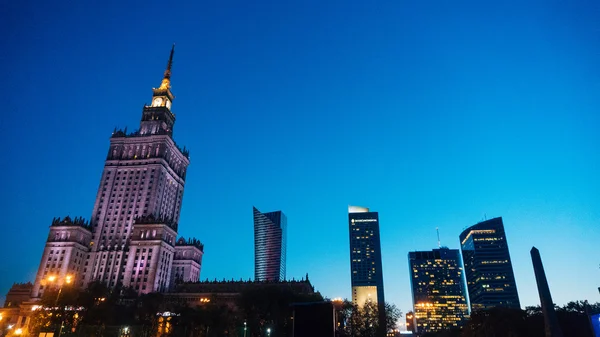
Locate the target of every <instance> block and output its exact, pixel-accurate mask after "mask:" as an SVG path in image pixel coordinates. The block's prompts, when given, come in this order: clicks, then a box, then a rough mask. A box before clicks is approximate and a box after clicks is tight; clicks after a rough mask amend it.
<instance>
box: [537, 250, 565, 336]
mask: <svg viewBox="0 0 600 337" xmlns="http://www.w3.org/2000/svg"><path fill="white" fill-rule="evenodd" d="M531 261H532V262H533V271H534V272H535V281H536V283H537V288H538V293H539V294H540V302H541V305H542V313H543V314H544V323H545V326H546V337H563V334H562V331H561V330H560V325H558V318H557V317H556V311H554V302H552V295H550V288H549V287H548V280H547V279H546V273H545V272H544V265H543V264H542V257H541V256H540V251H539V250H538V249H537V248H535V247H533V248H531Z"/></svg>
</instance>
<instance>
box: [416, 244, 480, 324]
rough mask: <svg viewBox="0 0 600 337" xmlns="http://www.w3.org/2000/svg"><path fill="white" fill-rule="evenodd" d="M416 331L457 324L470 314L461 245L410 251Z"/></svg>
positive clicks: (461, 322)
mask: <svg viewBox="0 0 600 337" xmlns="http://www.w3.org/2000/svg"><path fill="white" fill-rule="evenodd" d="M408 263H409V267H410V275H411V278H410V281H411V287H412V297H413V307H414V313H415V316H416V321H417V322H416V323H417V327H416V329H415V330H416V332H418V333H419V334H424V333H428V332H437V331H442V330H448V329H452V328H458V327H460V326H462V324H463V323H464V322H465V321H466V319H467V317H468V315H469V308H468V306H467V299H466V289H465V283H464V279H463V269H462V267H461V261H460V252H459V250H458V249H448V248H440V249H434V250H431V251H421V252H410V253H408Z"/></svg>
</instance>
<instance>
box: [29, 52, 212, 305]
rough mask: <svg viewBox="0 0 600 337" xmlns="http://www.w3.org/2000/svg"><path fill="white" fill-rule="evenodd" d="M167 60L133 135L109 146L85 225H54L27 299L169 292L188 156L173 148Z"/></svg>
mask: <svg viewBox="0 0 600 337" xmlns="http://www.w3.org/2000/svg"><path fill="white" fill-rule="evenodd" d="M173 53H174V49H172V50H171V55H170V57H169V61H168V64H167V69H166V70H165V73H164V77H163V80H162V82H161V85H160V86H159V87H158V88H155V89H152V90H153V95H152V100H151V102H152V103H151V104H150V105H145V106H144V107H143V109H142V118H141V122H140V127H139V129H138V131H135V132H132V133H127V129H125V130H115V131H114V132H113V134H112V137H111V138H110V147H109V150H108V154H107V157H106V161H105V164H104V170H103V172H102V177H101V179H100V184H99V187H98V192H97V194H96V202H95V204H94V209H93V213H92V217H91V219H90V221H89V223H88V222H86V221H84V220H83V219H81V218H76V219H75V220H71V219H70V218H68V217H67V218H64V219H54V220H53V222H52V225H51V226H50V235H49V237H48V240H47V242H46V247H45V249H44V253H43V256H42V261H41V263H40V268H39V270H38V274H37V276H36V280H35V283H34V287H33V291H32V297H34V298H37V297H40V296H41V294H42V292H43V290H44V287H48V286H63V285H65V284H69V285H71V286H76V287H86V286H87V285H88V284H89V283H91V282H102V283H105V284H106V285H108V286H109V287H114V286H116V285H118V284H120V285H123V286H125V287H131V288H133V289H135V290H136V291H137V292H139V293H148V292H154V291H165V290H167V289H168V288H169V287H170V285H171V281H172V280H173V276H172V272H173V270H172V268H173V264H174V263H175V264H178V265H179V262H175V261H177V259H178V258H177V254H176V252H177V250H178V248H177V244H176V238H177V230H178V223H179V216H180V212H181V203H182V199H183V189H184V185H185V178H186V173H187V167H188V165H189V163H190V161H189V156H188V151H187V150H186V149H185V148H184V149H181V148H179V147H178V146H177V145H176V144H175V141H174V140H173V127H174V124H175V114H174V113H173V112H172V102H173V99H174V96H173V94H172V92H171V67H172V64H173ZM195 254H196V255H195V260H194V261H195V263H192V264H191V265H190V266H188V274H189V275H188V276H189V277H191V276H192V275H193V276H196V275H198V278H199V273H200V266H199V264H200V263H201V254H200V258H198V256H197V254H198V252H195ZM185 258H186V259H187V258H188V256H186V257H185ZM186 266H187V265H186ZM185 272H186V271H185V269H184V273H185ZM198 278H196V279H198Z"/></svg>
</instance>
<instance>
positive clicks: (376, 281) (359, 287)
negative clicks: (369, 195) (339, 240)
mask: <svg viewBox="0 0 600 337" xmlns="http://www.w3.org/2000/svg"><path fill="white" fill-rule="evenodd" d="M348 223H349V227H350V270H351V272H352V274H351V281H352V303H354V304H356V305H359V306H363V305H364V304H365V302H367V301H372V302H375V303H385V297H384V295H383V271H382V266H381V243H380V240H379V214H378V213H377V212H369V209H368V208H364V207H358V206H349V207H348Z"/></svg>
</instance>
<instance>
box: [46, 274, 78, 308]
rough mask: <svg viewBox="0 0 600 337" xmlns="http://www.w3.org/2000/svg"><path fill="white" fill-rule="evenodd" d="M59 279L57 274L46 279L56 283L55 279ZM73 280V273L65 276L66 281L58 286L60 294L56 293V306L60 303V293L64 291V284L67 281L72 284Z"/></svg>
mask: <svg viewBox="0 0 600 337" xmlns="http://www.w3.org/2000/svg"><path fill="white" fill-rule="evenodd" d="M57 280H58V278H57V277H56V276H54V275H51V276H48V278H47V279H46V282H48V283H54V281H57ZM71 282H73V276H71V275H67V276H65V282H64V283H62V284H61V285H60V287H59V288H58V295H56V300H55V301H54V306H57V305H58V299H59V298H60V294H61V293H62V288H63V285H64V284H65V283H66V284H71Z"/></svg>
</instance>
